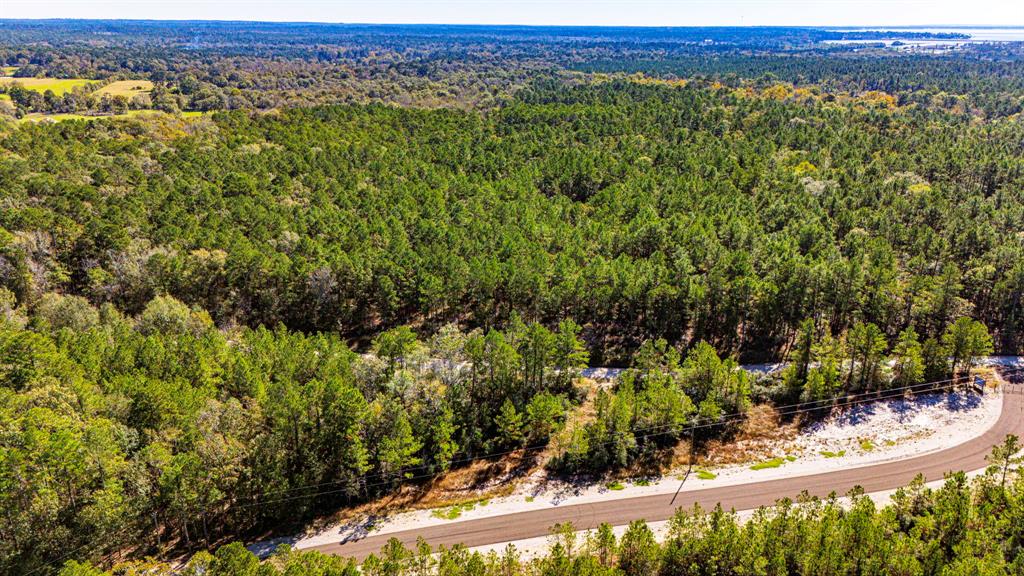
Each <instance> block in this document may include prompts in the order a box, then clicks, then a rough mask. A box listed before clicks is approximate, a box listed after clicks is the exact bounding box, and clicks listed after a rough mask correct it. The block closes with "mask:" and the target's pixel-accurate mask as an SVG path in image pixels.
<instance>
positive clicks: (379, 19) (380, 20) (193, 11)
mask: <svg viewBox="0 0 1024 576" xmlns="http://www.w3.org/2000/svg"><path fill="white" fill-rule="evenodd" d="M240 11H244V14H239V12H240ZM1022 12H1024V11H1022V10H1021V8H1020V7H1019V6H1017V5H1014V4H1013V3H1009V2H1003V1H999V0H981V1H978V2H972V3H970V4H966V3H964V2H961V1H953V0H940V1H931V2H928V1H921V0H888V1H887V0H863V1H853V0H818V1H812V0H783V1H781V2H765V1H762V0H722V1H719V2H715V1H713V0H639V1H634V2H626V1H623V0H600V1H596V2H595V1H580V0H553V1H550V2H542V1H540V0H513V1H508V2H501V1H498V0H426V1H424V0H420V1H416V0H379V1H376V2H374V1H370V0H296V1H294V2H291V3H288V4H284V3H280V2H274V1H271V0H256V1H242V0H222V1H220V2H207V1H203V0H186V1H180V2H160V1H157V0H136V1H134V2H130V1H127V0H106V1H99V2H95V1H84V0H5V2H4V14H3V15H2V17H3V19H11V20H15V19H17V20H48V19H68V20H143V21H146V20H152V21H220V22H266V23H272V22H280V23H324V24H382V25H385V24H409V25H413V24H446V25H481V26H622V27H680V28H682V27H831V28H846V27H874V28H910V27H913V28H928V27H945V28H952V27H956V28H1015V27H1022V26H1024V13H1022ZM922 14H928V15H929V16H928V17H927V20H923V19H922V16H921V15H922ZM879 20H884V21H883V22H880V21H879ZM1000 22H1013V23H1012V24H999V23H1000Z"/></svg>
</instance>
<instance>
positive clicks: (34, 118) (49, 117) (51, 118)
mask: <svg viewBox="0 0 1024 576" xmlns="http://www.w3.org/2000/svg"><path fill="white" fill-rule="evenodd" d="M0 96H6V94H0ZM162 115H167V113H166V112H160V111H158V110H129V111H128V112H125V113H124V114H109V115H106V116H102V115H101V116H87V115H84V114H39V113H32V114H26V115H25V116H24V117H23V118H22V119H21V120H18V122H22V123H24V122H63V121H65V120H87V121H89V122H91V121H93V120H107V119H115V120H117V119H122V118H132V117H134V116H162ZM207 115H209V112H181V113H180V116H181V117H182V118H198V117H200V116H207ZM171 116H174V114H171Z"/></svg>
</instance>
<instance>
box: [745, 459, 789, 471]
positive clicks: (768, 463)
mask: <svg viewBox="0 0 1024 576" xmlns="http://www.w3.org/2000/svg"><path fill="white" fill-rule="evenodd" d="M785 463H786V460H785V459H784V458H772V459H771V460H765V461H764V462H759V463H757V464H754V465H753V466H751V467H750V469H751V470H767V469H768V468H778V467H779V466H782V465H783V464H785Z"/></svg>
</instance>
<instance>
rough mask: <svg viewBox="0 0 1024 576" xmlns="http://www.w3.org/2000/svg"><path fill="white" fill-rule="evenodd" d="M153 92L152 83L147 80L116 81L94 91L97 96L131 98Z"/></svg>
mask: <svg viewBox="0 0 1024 576" xmlns="http://www.w3.org/2000/svg"><path fill="white" fill-rule="evenodd" d="M152 91H153V83H152V82H150V81H149V80H116V81H114V82H111V83H110V84H107V85H106V86H103V87H102V88H100V89H98V90H96V95H97V96H105V95H106V96H124V97H126V98H131V97H132V96H138V95H140V94H149V93H150V92H152Z"/></svg>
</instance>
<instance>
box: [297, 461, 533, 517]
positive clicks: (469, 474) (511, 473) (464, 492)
mask: <svg viewBox="0 0 1024 576" xmlns="http://www.w3.org/2000/svg"><path fill="white" fill-rule="evenodd" d="M539 462H542V461H541V460H540V459H539V458H538V457H537V453H536V452H528V451H525V450H518V451H516V452H513V453H512V454H509V455H507V456H504V457H502V458H500V459H494V460H486V461H485V460H478V461H476V462H473V463H471V464H470V465H469V466H466V467H463V468H459V469H456V470H452V471H450V472H448V473H446V474H442V475H440V476H438V477H437V478H435V479H433V480H431V481H430V482H428V483H425V484H418V485H411V484H407V485H403V486H401V487H400V488H399V489H398V490H397V491H395V492H394V493H392V494H390V495H388V496H385V497H383V498H380V499H378V500H375V501H373V502H367V503H365V504H361V505H359V506H354V507H351V508H345V509H343V510H339V511H338V512H336V513H334V514H332V515H330V516H327V517H324V518H320V519H319V520H318V521H317V522H316V525H315V527H322V526H327V525H331V524H336V523H345V522H350V521H356V520H362V519H365V518H382V517H387V516H391V515H393V514H397V513H399V512H405V511H409V510H428V509H433V508H442V507H446V506H454V505H457V504H464V503H466V502H472V501H476V500H480V499H481V498H497V497H501V496H508V495H509V494H511V493H512V492H514V491H515V488H516V485H517V483H518V482H519V481H520V480H522V479H524V478H527V477H528V476H529V475H530V474H531V473H533V472H534V471H535V470H536V469H537V468H538V467H539Z"/></svg>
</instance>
